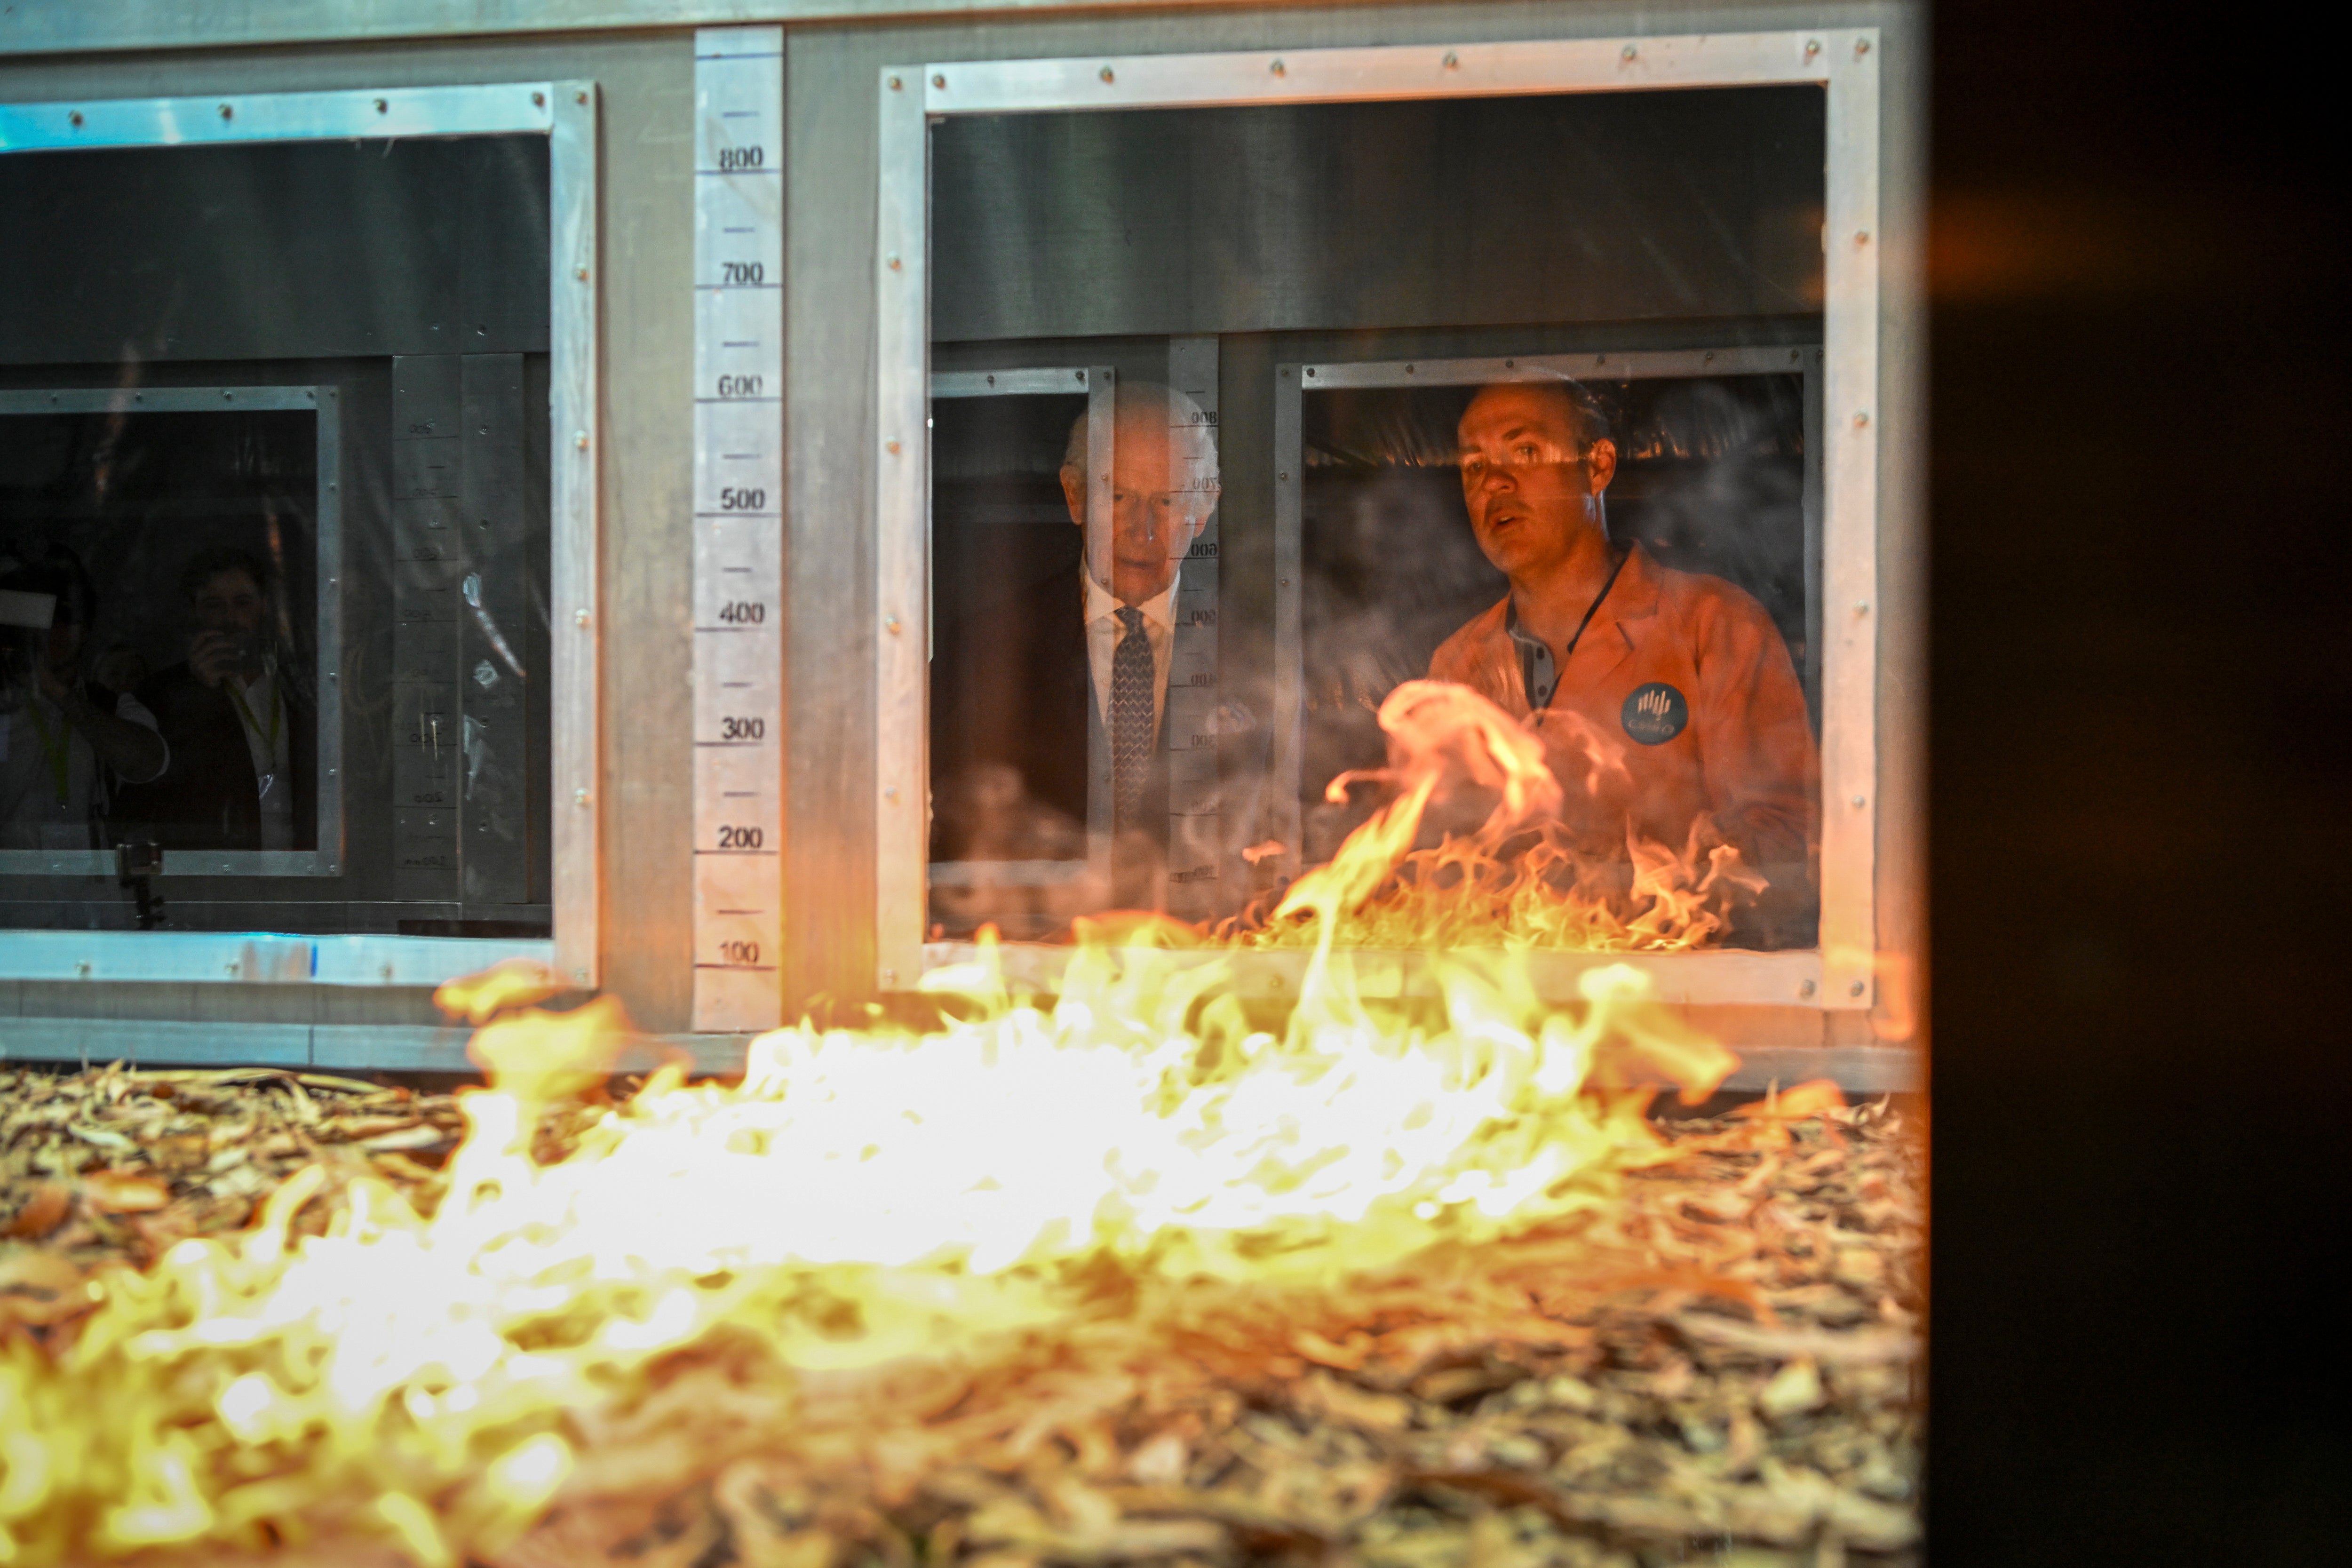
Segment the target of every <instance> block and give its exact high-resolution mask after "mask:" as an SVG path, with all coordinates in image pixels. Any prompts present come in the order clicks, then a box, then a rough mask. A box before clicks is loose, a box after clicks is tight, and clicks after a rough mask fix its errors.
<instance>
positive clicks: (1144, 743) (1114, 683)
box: [1110, 605, 1153, 828]
mask: <svg viewBox="0 0 2352 1568" xmlns="http://www.w3.org/2000/svg"><path fill="white" fill-rule="evenodd" d="M1116 614H1117V615H1118V624H1119V627H1120V630H1119V634H1118V649H1117V650H1116V651H1115V652H1114V653H1113V654H1112V655H1111V660H1110V758H1111V777H1112V779H1113V781H1114V784H1113V793H1112V795H1111V799H1112V801H1113V802H1114V804H1115V806H1116V810H1117V813H1118V826H1119V827H1121V828H1126V827H1129V826H1136V824H1135V823H1134V822H1133V820H1132V819H1133V818H1135V817H1137V816H1140V815H1141V814H1142V810H1143V781H1144V776H1145V775H1146V774H1147V773H1150V771H1151V742H1152V739H1153V737H1152V733H1151V731H1152V728H1153V725H1152V712H1151V710H1152V707H1153V704H1152V700H1151V638H1150V637H1149V636H1148V635H1146V633H1145V632H1144V629H1143V612H1142V611H1141V610H1139V609H1137V608H1136V607H1135V606H1134V605H1120V606H1119V607H1118V611H1117V612H1116Z"/></svg>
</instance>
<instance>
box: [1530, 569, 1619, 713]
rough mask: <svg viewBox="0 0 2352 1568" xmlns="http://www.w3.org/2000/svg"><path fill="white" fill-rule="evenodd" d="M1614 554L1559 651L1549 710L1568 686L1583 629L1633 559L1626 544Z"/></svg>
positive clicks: (1589, 622) (1599, 610)
mask: <svg viewBox="0 0 2352 1568" xmlns="http://www.w3.org/2000/svg"><path fill="white" fill-rule="evenodd" d="M1614 553H1615V555H1616V557H1617V563H1616V564H1615V565H1613V566H1612V567H1610V568H1609V575H1608V577H1607V579H1606V580H1605V581H1603V582H1602V583H1601V592H1599V593H1598V594H1595V595H1592V603H1591V604H1589V605H1585V606H1584V618H1583V619H1582V620H1580V621H1579V622H1577V623H1576V631H1575V633H1574V635H1572V636H1571V637H1570V638H1569V639H1568V646H1567V647H1564V648H1562V649H1561V650H1560V654H1559V665H1558V667H1557V668H1555V669H1554V670H1553V672H1552V688H1551V697H1547V698H1546V699H1544V706H1545V707H1546V708H1549V707H1550V706H1551V698H1552V697H1558V696H1559V689H1560V688H1561V687H1563V686H1565V685H1567V684H1568V661H1569V660H1570V659H1571V658H1575V657H1576V645H1577V644H1578V643H1580V642H1582V641H1583V640H1584V628H1585V627H1587V626H1591V624H1592V617H1593V616H1596V615H1599V614H1600V613H1601V601H1602V600H1603V599H1606V598H1607V597H1609V590H1610V589H1612V588H1614V587H1615V586H1616V585H1617V574H1618V573H1620V572H1622V571H1623V570H1625V563H1626V562H1628V561H1631V560H1632V559H1633V546H1632V545H1631V544H1628V545H1626V546H1625V547H1624V548H1622V550H1618V551H1616V552H1614ZM1512 614H1513V616H1514V617H1516V616H1517V607H1516V606H1514V608H1513V611H1512ZM1523 679H1524V678H1523Z"/></svg>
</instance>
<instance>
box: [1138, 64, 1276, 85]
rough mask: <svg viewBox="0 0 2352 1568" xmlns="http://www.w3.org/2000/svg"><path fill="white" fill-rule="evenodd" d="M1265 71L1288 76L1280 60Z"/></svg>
mask: <svg viewBox="0 0 2352 1568" xmlns="http://www.w3.org/2000/svg"><path fill="white" fill-rule="evenodd" d="M1266 69H1268V70H1270V71H1272V72H1273V73H1274V74H1275V75H1276V76H1285V75H1287V74H1288V70H1287V68H1286V67H1285V66H1284V65H1283V63H1282V62H1281V61H1280V60H1276V61H1275V62H1274V64H1272V65H1270V66H1268V67H1267V68H1266ZM1105 80H1108V77H1106V78H1105Z"/></svg>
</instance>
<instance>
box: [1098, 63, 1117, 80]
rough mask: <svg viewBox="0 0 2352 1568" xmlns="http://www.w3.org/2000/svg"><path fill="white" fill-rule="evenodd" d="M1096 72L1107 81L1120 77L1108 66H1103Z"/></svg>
mask: <svg viewBox="0 0 2352 1568" xmlns="http://www.w3.org/2000/svg"><path fill="white" fill-rule="evenodd" d="M1095 74H1096V75H1097V76H1099V77H1101V78H1102V79H1103V80H1105V81H1115V80H1117V77H1116V76H1114V75H1113V73H1112V71H1111V68H1110V67H1108V66H1105V67H1103V68H1102V69H1101V70H1099V71H1097V72H1096V73H1095Z"/></svg>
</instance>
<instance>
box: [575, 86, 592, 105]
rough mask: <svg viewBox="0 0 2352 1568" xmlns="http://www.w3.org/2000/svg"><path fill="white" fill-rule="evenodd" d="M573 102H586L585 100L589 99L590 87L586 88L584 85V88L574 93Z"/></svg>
mask: <svg viewBox="0 0 2352 1568" xmlns="http://www.w3.org/2000/svg"><path fill="white" fill-rule="evenodd" d="M587 101H588V89H586V88H584V87H583V88H582V89H580V90H579V91H578V92H575V93H573V94H572V102H574V103H585V102H587Z"/></svg>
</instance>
